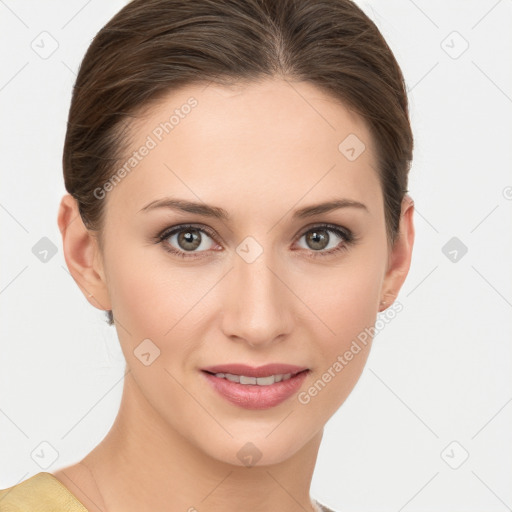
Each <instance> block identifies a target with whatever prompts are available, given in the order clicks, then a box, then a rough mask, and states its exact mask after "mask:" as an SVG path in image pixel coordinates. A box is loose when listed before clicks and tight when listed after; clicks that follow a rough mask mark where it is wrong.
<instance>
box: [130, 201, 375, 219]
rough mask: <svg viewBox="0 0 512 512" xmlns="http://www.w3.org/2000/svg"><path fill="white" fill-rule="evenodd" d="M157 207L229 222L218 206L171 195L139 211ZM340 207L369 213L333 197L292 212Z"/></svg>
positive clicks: (303, 215)
mask: <svg viewBox="0 0 512 512" xmlns="http://www.w3.org/2000/svg"><path fill="white" fill-rule="evenodd" d="M158 208H168V209H171V210H178V211H182V212H186V213H195V214H197V215H202V216H203V217H212V218H215V219H221V220H224V221H227V222H229V220H230V216H229V214H228V212H227V211H226V210H224V209H223V208H220V207H218V206H212V205H208V204H205V203H195V202H193V201H186V200H184V199H175V198H171V197H165V198H163V199H156V200H155V201H151V202H150V203H148V204H147V205H146V206H144V207H143V208H141V209H140V210H139V212H138V213H140V212H149V211H151V210H155V209H158ZM340 208H358V209H361V210H364V211H366V212H367V213H369V211H368V208H367V207H366V205H364V204H363V203H360V202H359V201H354V200H352V199H345V198H343V199H334V200H331V201H327V202H324V203H318V204H313V205H310V206H306V207H304V208H300V209H299V210H296V211H295V213H294V214H293V218H294V219H304V218H307V217H313V216H314V215H319V214H321V213H327V212H330V211H333V210H338V209H340Z"/></svg>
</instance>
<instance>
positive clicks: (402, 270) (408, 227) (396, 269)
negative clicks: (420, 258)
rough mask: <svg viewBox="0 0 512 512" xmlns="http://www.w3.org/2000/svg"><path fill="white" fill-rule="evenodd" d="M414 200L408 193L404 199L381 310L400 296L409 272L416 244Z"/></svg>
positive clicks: (387, 272)
mask: <svg viewBox="0 0 512 512" xmlns="http://www.w3.org/2000/svg"><path fill="white" fill-rule="evenodd" d="M413 213H414V201H413V200H412V198H411V197H410V196H409V195H408V194H406V195H405V197H404V199H403V201H402V210H401V214H400V227H399V234H398V237H397V239H396V241H395V244H394V245H393V247H392V249H391V252H390V255H389V263H388V268H387V271H386V275H385V277H384V282H383V285H382V300H381V303H380V307H379V311H383V310H384V309H386V308H387V307H389V306H390V305H391V304H392V303H393V302H394V301H395V299H396V297H397V296H398V293H399V292H400V289H401V287H402V285H403V283H404V281H405V278H406V277H407V274H408V273H409V268H410V266H411V259H412V249H413V245H414V223H413Z"/></svg>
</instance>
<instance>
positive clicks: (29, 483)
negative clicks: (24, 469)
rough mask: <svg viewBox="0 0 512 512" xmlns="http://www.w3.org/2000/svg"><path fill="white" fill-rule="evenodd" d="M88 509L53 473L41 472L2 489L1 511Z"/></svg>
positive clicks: (75, 511)
mask: <svg viewBox="0 0 512 512" xmlns="http://www.w3.org/2000/svg"><path fill="white" fill-rule="evenodd" d="M50 510H66V511H67V512H87V509H86V508H85V507H84V506H83V505H82V504H81V503H80V502H79V501H78V500H77V499H76V498H75V497H74V496H73V495H72V494H71V493H70V492H69V491H68V490H67V489H66V487H64V485H62V484H61V483H60V482H59V480H57V479H56V478H55V477H54V476H53V475H52V474H51V473H47V472H44V471H43V472H41V473H37V474H36V475H33V476H31V477H30V478H27V479H26V480H24V481H23V482H20V483H18V484H16V485H13V486H11V487H8V488H6V489H0V512H40V511H41V512H42V511H46V512H47V511H50Z"/></svg>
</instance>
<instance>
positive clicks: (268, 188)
mask: <svg viewBox="0 0 512 512" xmlns="http://www.w3.org/2000/svg"><path fill="white" fill-rule="evenodd" d="M190 96H193V97H194V98H196V99H197V101H198V105H197V107H195V108H194V109H192V111H191V112H190V114H188V115H187V116H185V118H184V119H181V120H180V122H179V124H178V125H177V126H176V127H175V128H174V129H173V131H172V132H171V133H169V134H167V135H165V137H164V138H163V139H162V141H161V142H159V143H158V145H157V146H156V147H155V148H154V149H152V150H151V151H150V152H149V154H148V155H147V156H145V157H144V158H143V159H142V161H141V162H140V163H139V164H138V165H137V166H136V167H135V168H134V169H133V170H132V171H131V172H130V173H129V174H127V175H126V176H125V177H124V178H123V179H122V181H121V182H120V183H118V184H117V185H116V186H115V187H114V188H113V189H112V190H111V191H110V192H108V194H107V195H106V197H105V199H103V201H105V205H104V206H105V208H106V216H105V225H104V232H103V234H104V241H105V245H104V247H103V248H100V246H99V244H98V240H97V238H96V236H95V233H94V232H91V231H88V230H87V229H86V228H85V226H84V225H83V223H82V220H81V218H80V217H79V215H78V209H77V205H76V202H75V200H74V199H73V198H72V197H71V196H70V195H68V194H66V195H65V196H64V197H63V198H62V201H61V204H60V209H59V213H58V224H59V228H60V230H61V233H62V238H63V247H64V253H65V258H66V262H67V265H68V268H69V270H70V272H71V274H72V276H73V278H74V279H75V281H76V282H77V284H78V286H79V287H80V289H81V290H82V291H83V293H84V295H85V297H86V298H87V300H88V301H89V302H90V303H91V304H92V305H93V306H95V307H97V308H99V309H103V310H108V309H112V310H113V314H114V318H115V320H116V329H117V334H118V337H119V341H120V343H121V348H122V350H123V353H124V356H125V358H126V362H127V371H128V373H127V375H126V377H125V384H124V390H123V397H122V402H121V406H120V410H119V413H118V416H117V418H116V420H115V423H114V425H113V426H112V428H111V430H110V431H109V432H108V434H107V435H106V437H105V438H104V439H103V440H102V442H101V443H100V444H99V445H98V446H97V447H96V448H95V449H94V450H93V451H92V452H90V453H89V454H88V455H87V456H86V457H85V458H84V459H83V460H82V461H81V462H80V463H78V464H75V465H73V466H70V467H67V468H63V469H61V470H59V471H56V472H54V475H55V476H56V477H57V478H58V479H59V480H60V481H61V482H62V483H63V484H64V485H66V486H67V487H68V488H69V489H70V490H71V491H72V492H73V493H74V494H75V495H76V496H77V497H78V498H79V499H80V500H81V501H82V502H83V503H84V504H85V505H86V506H87V508H88V509H89V510H91V511H96V510H108V511H109V512H117V511H121V510H122V511H124V512H131V511H134V512H135V511H140V510H166V511H170V512H178V511H184V510H189V509H190V510H193V509H191V507H195V508H197V509H198V510H203V511H208V512H218V511H221V510H222V511H223V512H226V511H235V510H247V509H248V508H250V510H251V511H254V512H259V511H266V512H268V511H276V512H277V511H280V512H283V511H285V512H292V511H293V512H298V511H301V512H303V511H304V510H306V511H308V512H309V511H313V510H314V508H313V506H312V503H311V499H310V496H309V489H310V483H311V479H312V475H313V470H314V466H315V462H316V458H317V453H318V449H319V446H320V442H321V439H322V434H323V428H324V425H325V424H326V422H327V421H328V419H329V418H330V417H331V416H332V415H333V414H334V413H335V412H336V411H337V410H338V408H339V407H340V406H341V405H342V404H343V402H344V401H345V399H346V398H347V397H348V395H349V394H350V392H351V391H352V389H353V387H354V386H355V384H356V382H357V381H358V379H359V377H360V375H361V372H362V370H363V368H364V365H365V362H366V360H367V357H368V353H369V350H370V346H371V342H370V343H368V344H367V346H366V347H365V348H363V350H362V351H361V352H359V353H358V354H357V355H356V356H354V358H353V359H352V360H351V361H350V362H349V363H348V364H347V365H346V366H345V367H344V368H343V370H342V371H341V372H340V373H339V374H337V375H336V377H335V378H333V379H332V380H331V381H330V382H329V383H328V384H327V385H326V386H325V387H324V388H323V389H322V390H321V392H319V393H318V394H317V395H316V396H315V397H313V398H311V400H310V402H309V403H307V404H301V403H300V402H299V401H298V400H297V396H293V397H291V398H290V399H288V400H286V401H285V402H283V403H281V404H280V405H278V406H276V407H273V408H270V409H266V410H259V411H257V410H248V409H243V408H241V407H238V406H236V405H233V404H231V403H230V402H227V401H226V400H225V399H224V398H222V397H221V396H219V395H218V394H217V393H216V392H215V391H214V390H212V389H211V388H210V386H209V385H208V382H205V379H203V378H202V377H203V376H202V374H201V373H200V369H201V368H202V367H205V366H209V365H214V364H220V363H223V362H229V363H233V362H240V363H245V364H249V365H251V366H261V365H263V364H267V363H270V362H281V363H290V364H297V365H300V366H305V367H307V368H309V369H310V370H311V371H310V373H309V375H308V376H307V378H306V381H305V382H304V384H303V386H302V388H301V391H303V390H307V389H308V388H309V387H310V386H311V385H312V384H313V383H314V382H316V381H317V380H318V379H319V378H320V377H321V376H322V374H323V373H324V372H325V371H326V370H327V369H328V368H329V367H332V365H333V363H334V362H335V361H336V359H337V357H338V355H340V354H343V353H344V352H345V351H346V350H347V349H348V348H349V347H350V345H351V343H352V341H353V340H354V339H356V337H357V335H358V334H359V333H361V332H362V331H364V329H365V328H368V327H370V326H373V325H374V323H375V320H376V315H377V312H378V311H379V310H383V309H385V307H389V306H390V304H391V303H392V302H393V300H394V298H396V296H397V295H398V292H399V290H400V288H401V286H402V284H403V282H404V280H405V278H406V275H407V273H408V270H409V266H410V262H411V254H412V247H413V242H414V227H413V209H414V207H413V202H412V200H411V199H410V197H408V196H406V198H405V199H404V201H403V204H402V217H401V222H400V237H399V239H398V242H396V243H395V245H394V246H393V247H391V246H390V245H389V244H388V242H387V238H386V227H385V221H384V203H383V197H382V190H381V186H380V183H379V179H378V176H377V171H376V157H375V148H374V143H373V141H372V139H371V137H370V133H369V130H368V128H367V126H366V125H365V123H364V122H363V120H362V119H361V118H360V117H359V116H358V115H356V114H355V113H353V112H352V111H350V110H348V109H347V108H346V107H345V106H344V105H343V104H341V103H340V102H339V101H335V100H334V99H333V98H331V97H330V96H327V95H326V94H324V93H323V92H321V91H320V90H319V89H317V88H316V87H315V86H313V85H311V84H308V83H305V82H300V83H297V82H295V83H293V82H292V83H289V82H287V81H285V80H278V79H272V80H271V79H267V80H265V81H263V82H259V83H251V84H248V85H247V84H246V85H238V86H231V87H225V86H217V85H214V84H210V85H209V86H208V87H206V88H205V85H193V86H192V85H189V86H186V87H184V88H182V89H180V90H177V91H172V93H170V94H168V95H167V96H166V97H165V98H164V99H163V100H161V101H160V103H159V104H158V105H156V106H153V107H152V108H151V109H150V110H148V111H146V114H145V116H144V117H143V118H141V119H139V120H138V121H137V122H136V123H134V125H133V140H132V143H133V144H132V146H131V149H132V150H135V149H137V148H139V147H140V146H141V145H142V144H143V143H144V141H145V140H146V138H147V136H148V135H149V134H151V133H152V131H153V130H154V128H155V126H157V125H158V124H159V123H160V122H162V121H164V120H166V119H168V116H169V114H168V113H169V112H172V111H173V110H174V109H175V108H179V107H180V106H181V105H183V104H185V103H186V101H187V99H188V98H189V97H190ZM351 133H353V134H356V135H357V137H358V138H359V139H360V140H361V141H363V142H364V144H365V146H366V149H365V150H364V151H363V153H362V154H361V155H360V156H359V157H358V158H357V159H356V160H354V161H350V160H349V159H347V158H346V157H345V155H344V154H342V153H341V152H340V151H339V150H338V146H339V144H340V143H341V142H342V141H343V140H344V139H345V138H346V137H347V136H348V135H349V134H351ZM166 196H172V197H175V198H181V199H186V200H190V201H198V202H204V203H207V204H210V205H215V206H218V207H221V208H223V209H225V210H226V211H227V212H228V213H229V215H230V217H231V220H230V221H229V222H228V221H221V220H219V219H214V218H207V217H203V216H201V215H199V214H195V213H194V214H192V213H180V212H177V211H174V210H170V209H164V208H162V209H155V210H153V211H150V212H139V210H141V208H143V207H144V206H145V205H147V204H148V203H150V202H151V201H153V200H156V199H160V198H163V197H166ZM335 198H348V199H351V200H354V201H359V202H361V203H363V204H364V205H366V208H367V210H364V209H362V208H354V207H347V208H341V209H337V210H334V211H331V212H327V213H322V214H317V215H315V216H314V217H311V218H306V219H298V220H297V219H295V220H293V219H292V214H293V212H294V211H295V210H296V209H298V208H302V207H304V206H307V205H311V204H317V203H321V202H325V201H328V200H332V199H335ZM184 223H194V224H197V225H198V227H201V226H205V227H209V228H211V229H212V230H213V232H214V233H215V234H216V236H215V239H213V238H212V237H210V236H209V235H208V234H206V233H202V232H200V236H201V237H202V239H203V242H202V245H201V246H200V247H199V248H197V249H195V251H196V253H197V254H199V257H198V258H192V257H190V258H189V259H186V258H180V257H178V256H175V255H173V254H170V253H169V252H167V251H166V250H165V249H164V245H163V244H164V243H165V242H164V243H160V244H158V243H155V242H154V240H153V239H154V238H155V237H156V235H158V234H159V233H160V232H162V231H163V230H164V229H165V228H168V227H172V226H177V225H180V224H184ZM321 223H331V224H335V225H337V226H340V227H342V228H347V229H350V230H351V231H352V232H353V233H354V234H355V235H356V236H357V238H358V240H357V242H356V243H355V244H353V245H347V246H346V248H345V250H343V251H339V252H338V253H334V254H331V255H327V256H323V257H322V256H317V257H314V256H315V254H317V253H318V252H319V251H320V252H322V251H323V252H324V253H325V252H326V251H328V250H329V249H331V248H334V247H336V246H337V245H340V244H343V243H344V240H343V239H342V238H340V237H339V236H337V235H336V234H335V233H333V232H330V231H328V232H325V231H324V232H323V234H324V235H327V236H329V238H330V241H329V243H328V245H327V243H324V246H320V249H318V248H317V249H316V252H315V247H318V246H315V245H314V244H312V242H311V240H309V242H308V237H307V236H304V235H305V234H307V233H308V229H311V228H313V227H315V226H317V225H318V224H321ZM184 231H185V232H186V230H184ZM182 233H183V232H182ZM247 236H251V237H253V238H254V239H255V240H256V241H257V243H258V244H259V246H260V247H261V249H262V250H263V252H262V254H261V255H260V256H259V257H258V258H257V259H256V260H255V261H253V262H251V263H248V262H247V261H245V260H244V259H243V258H242V257H240V256H239V254H238V253H237V252H236V249H237V247H238V246H239V244H241V242H242V241H243V240H244V239H245V238H246V237H247ZM167 243H168V244H170V245H171V246H172V247H174V248H175V249H176V250H178V251H179V250H181V251H182V252H185V253H186V254H190V252H188V253H187V252H186V248H187V247H190V245H188V246H187V245H186V244H185V245H183V242H182V245H179V241H178V237H177V236H176V235H175V236H173V237H171V238H168V239H167ZM325 246H327V247H326V248H322V247H325ZM215 249H217V250H215ZM90 294H92V297H90V296H89V295H90ZM383 299H384V300H386V301H387V305H386V306H385V307H383V306H382V305H380V301H381V300H383ZM146 338H149V339H151V340H152V342H153V343H154V344H155V345H156V346H158V348H159V349H160V356H159V357H158V358H156V359H155V360H154V361H153V362H152V363H151V364H150V365H149V366H145V365H144V364H142V363H141V361H140V360H139V359H138V358H137V357H136V356H135V355H134V350H135V349H136V347H137V346H138V345H139V344H140V343H141V341H142V340H144V339H146ZM249 441H250V442H252V443H253V444H254V445H255V446H256V447H257V448H258V450H259V451H260V452H261V454H262V456H261V459H260V460H259V461H258V462H257V464H256V465H255V466H253V467H246V466H245V465H244V464H243V463H242V462H241V460H239V459H238V457H237V452H238V451H239V450H240V449H241V448H242V447H243V446H244V445H245V444H246V443H247V442H249ZM248 504H250V506H248Z"/></svg>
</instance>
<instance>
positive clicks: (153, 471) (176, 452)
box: [83, 372, 323, 512]
mask: <svg viewBox="0 0 512 512" xmlns="http://www.w3.org/2000/svg"><path fill="white" fill-rule="evenodd" d="M322 434H323V431H320V432H319V433H318V434H316V435H315V436H313V437H312V438H311V439H310V440H309V441H308V442H307V443H306V444H305V445H304V446H303V447H302V448H301V449H300V450H299V451H298V452H296V453H295V454H294V455H293V456H292V457H290V458H289V459H287V460H284V461H282V462H279V463H277V464H272V465H267V466H252V467H246V466H243V465H242V466H239V465H233V464H229V463H226V462H224V461H220V460H218V459H215V458H213V457H211V456H209V455H208V454H206V453H205V452H204V451H203V450H200V449H199V448H198V447H197V446H195V445H194V444H192V443H191V442H190V440H188V439H187V438H186V437H184V436H183V435H181V434H180V433H179V432H176V430H174V429H172V428H171V427H170V426H169V424H168V423H166V422H165V421H164V420H163V418H161V416H160V415H159V414H158V413H157V412H156V411H155V410H154V409H153V407H152V406H151V405H150V404H149V403H148V402H147V401H146V400H145V398H144V396H143V395H142V393H141V392H140V390H139V388H138V386H137V384H136V382H135V381H134V380H133V378H132V377H131V374H130V372H128V374H127V375H126V377H125V383H124V389H123V397H122V400H121V406H120V409H119V413H118V415H117V417H116V420H115V422H114V424H113V426H112V428H111V430H110V431H109V433H108V434H107V435H106V437H105V438H104V439H103V441H102V442H101V443H100V444H99V445H98V446H97V447H96V448H95V449H94V450H93V451H92V452H90V453H89V455H87V456H86V457H85V458H84V460H83V462H84V463H85V464H86V465H87V467H88V468H89V469H90V470H91V472H92V474H93V475H94V479H95V481H96V485H97V486H98V488H99V491H100V494H101V497H102V499H103V503H104V506H105V509H106V510H107V511H116V510H123V512H132V511H133V512H136V511H137V512H139V511H140V510H167V511H169V512H178V511H180V512H183V511H188V512H196V510H201V509H207V510H208V511H209V512H220V511H222V512H230V511H233V512H234V511H238V510H244V509H245V510H247V509H248V508H250V510H251V511H254V512H259V511H261V512H263V511H265V512H272V511H276V512H277V511H279V512H316V511H317V509H316V508H315V507H314V506H313V505H312V502H311V500H310V497H309V489H310V485H311V479H312V476H313V471H314V466H315V462H316V458H317V454H318V449H319V446H320V442H321V439H322ZM206 435H208V434H207V433H206Z"/></svg>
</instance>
